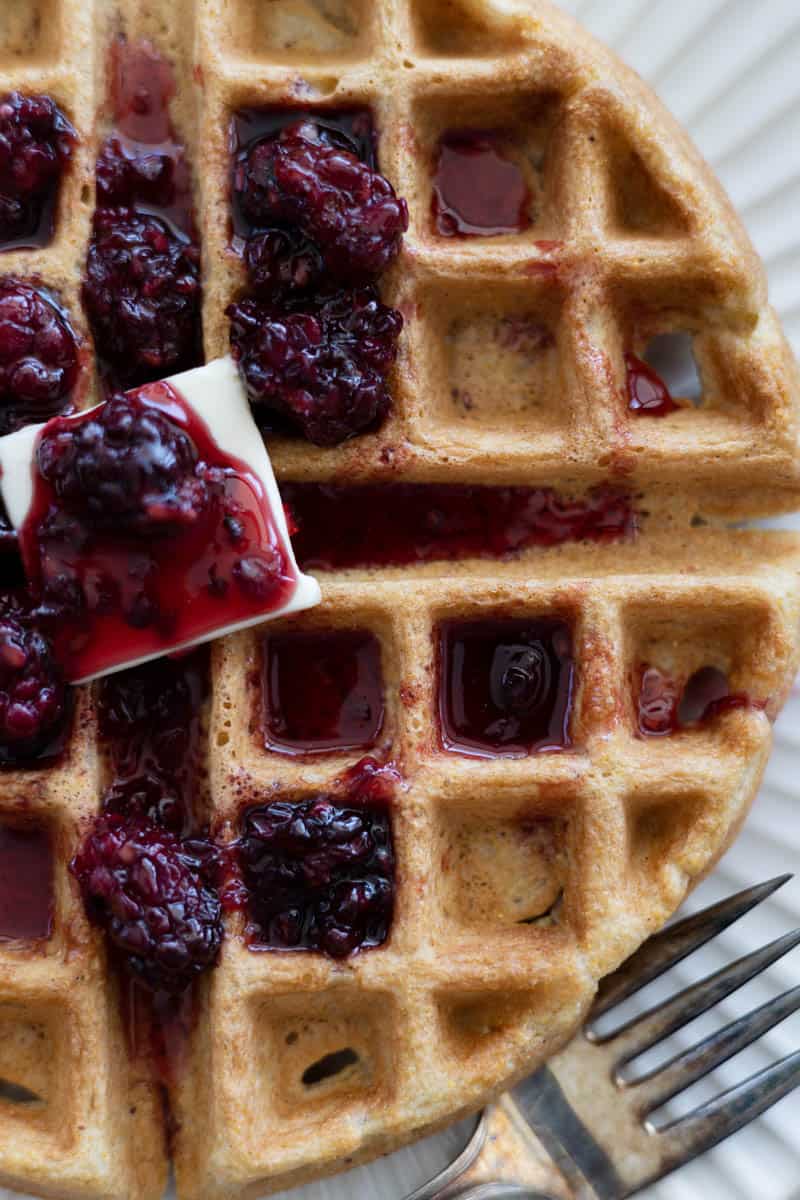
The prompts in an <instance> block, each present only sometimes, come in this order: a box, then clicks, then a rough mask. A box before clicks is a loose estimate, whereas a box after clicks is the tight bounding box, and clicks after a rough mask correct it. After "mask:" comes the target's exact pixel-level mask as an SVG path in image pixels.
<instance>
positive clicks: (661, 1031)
mask: <svg viewBox="0 0 800 1200" xmlns="http://www.w3.org/2000/svg"><path fill="white" fill-rule="evenodd" d="M797 945H800V929H796V930H795V931H794V933H787V934H784V936H783V937H780V938H777V939H776V940H775V941H774V942H770V943H769V944H768V945H766V946H762V947H761V949H760V950H754V951H753V952H752V953H751V954H745V955H744V957H742V958H738V959H736V961H735V962H732V963H729V964H728V966H727V967H722V968H721V969H720V970H719V971H715V972H714V974H713V975H707V976H706V978H705V979H699V980H698V981H697V983H693V984H690V986H689V987H687V988H684V989H683V991H681V992H678V994H677V995H676V996H671V997H670V998H669V1000H665V1001H664V1003H663V1004H659V1005H657V1006H656V1007H655V1008H651V1009H648V1011H647V1012H645V1013H643V1014H642V1015H641V1016H638V1017H634V1018H633V1019H632V1020H630V1021H628V1022H627V1023H626V1024H625V1025H623V1026H622V1028H621V1029H618V1030H617V1031H616V1032H614V1033H611V1034H608V1035H606V1036H603V1037H598V1036H596V1035H593V1036H592V1038H591V1040H593V1041H595V1042H597V1043H599V1044H601V1045H605V1044H607V1043H611V1044H612V1045H613V1048H614V1050H615V1051H616V1052H617V1057H616V1067H617V1069H619V1068H620V1067H622V1066H624V1065H625V1064H626V1063H628V1062H630V1060H631V1059H632V1058H636V1056H637V1055H639V1054H643V1053H644V1051H645V1050H649V1049H650V1047H651V1046H654V1045H655V1044H656V1042H660V1041H661V1039H662V1038H665V1037H669V1035H670V1034H671V1033H674V1032H675V1031H676V1029H682V1028H683V1026H684V1025H688V1024H689V1022H690V1021H693V1020H694V1019H695V1017H699V1016H700V1014H701V1013H704V1012H707V1011H708V1009H709V1008H713V1007H714V1005H715V1004H719V1002H720V1000H724V999H725V997H726V996H730V994H731V992H735V991H736V990H737V988H740V987H742V986H743V985H744V984H745V983H747V982H748V981H749V980H750V979H753V978H754V977H755V976H756V975H759V974H760V973H761V972H762V971H763V970H765V969H766V968H767V967H769V966H771V964H772V963H774V962H777V961H778V959H779V958H783V956H784V954H788V953H789V951H790V950H793V949H794V947H795V946H797Z"/></svg>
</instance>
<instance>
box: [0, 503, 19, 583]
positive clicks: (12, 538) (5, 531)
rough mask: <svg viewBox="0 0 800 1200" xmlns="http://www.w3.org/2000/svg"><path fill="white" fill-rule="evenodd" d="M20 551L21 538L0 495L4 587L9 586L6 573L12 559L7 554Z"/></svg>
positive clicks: (0, 534) (14, 553)
mask: <svg viewBox="0 0 800 1200" xmlns="http://www.w3.org/2000/svg"><path fill="white" fill-rule="evenodd" d="M18 551H19V539H18V537H17V531H16V529H15V528H14V526H13V525H12V524H11V521H10V520H9V516H8V512H7V511H6V506H5V503H4V502H3V497H2V496H0V555H3V557H2V559H0V564H1V566H2V571H3V577H4V578H3V586H4V588H5V587H7V586H8V585H7V583H6V580H5V573H6V570H7V569H8V564H9V563H10V561H11V560H10V558H7V557H6V555H9V556H11V555H14V556H16V555H17V554H18Z"/></svg>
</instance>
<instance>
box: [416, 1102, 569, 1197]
mask: <svg viewBox="0 0 800 1200" xmlns="http://www.w3.org/2000/svg"><path fill="white" fill-rule="evenodd" d="M487 1124H488V1128H487V1135H486V1140H485V1142H484V1145H483V1148H482V1150H481V1152H480V1154H479V1155H478V1157H477V1158H476V1159H475V1161H474V1162H473V1163H472V1164H471V1166H470V1167H469V1168H468V1170H467V1171H465V1172H464V1174H463V1175H462V1176H461V1177H460V1178H459V1179H457V1180H454V1182H453V1183H451V1184H450V1185H449V1186H448V1187H446V1188H445V1189H444V1190H443V1191H442V1192H440V1193H437V1196H436V1200H450V1198H455V1197H458V1196H460V1195H461V1194H462V1193H463V1192H464V1191H465V1189H467V1188H469V1187H472V1186H475V1185H477V1184H481V1183H508V1184H517V1185H518V1186H522V1187H525V1188H530V1189H531V1192H532V1193H534V1192H535V1193H538V1194H540V1195H541V1196H542V1197H543V1198H547V1200H584V1198H583V1197H581V1196H579V1194H578V1193H576V1192H575V1191H573V1190H572V1188H570V1186H569V1184H568V1183H567V1181H566V1179H565V1178H564V1176H563V1175H562V1173H561V1171H559V1170H558V1168H557V1167H556V1165H555V1164H554V1162H553V1159H552V1158H551V1157H550V1155H549V1154H548V1153H547V1151H546V1150H545V1148H544V1146H543V1145H542V1143H541V1142H540V1141H539V1139H538V1137H537V1136H536V1134H535V1133H534V1132H533V1130H532V1129H531V1127H530V1125H528V1123H527V1121H525V1119H524V1117H523V1116H522V1114H521V1113H520V1112H519V1110H518V1109H517V1107H516V1105H515V1104H514V1102H513V1100H512V1099H511V1097H510V1096H503V1097H502V1099H501V1100H499V1101H498V1102H497V1104H495V1105H493V1106H492V1107H491V1108H490V1109H489V1111H488V1113H487Z"/></svg>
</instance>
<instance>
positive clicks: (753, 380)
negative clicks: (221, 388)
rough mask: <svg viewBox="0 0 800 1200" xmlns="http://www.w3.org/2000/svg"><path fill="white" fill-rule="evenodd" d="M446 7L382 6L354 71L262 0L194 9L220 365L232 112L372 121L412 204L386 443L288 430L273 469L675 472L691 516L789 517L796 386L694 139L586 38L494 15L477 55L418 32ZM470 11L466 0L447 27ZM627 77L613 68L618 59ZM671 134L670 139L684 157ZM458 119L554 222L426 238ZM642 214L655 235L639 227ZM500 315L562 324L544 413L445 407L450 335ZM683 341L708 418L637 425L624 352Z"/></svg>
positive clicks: (652, 483)
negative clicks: (500, 144) (693, 360)
mask: <svg viewBox="0 0 800 1200" xmlns="http://www.w3.org/2000/svg"><path fill="white" fill-rule="evenodd" d="M274 7H275V6H273V8H274ZM295 7H297V6H295ZM307 7H308V8H309V9H311V7H313V6H311V5H308V6H307ZM343 7H344V6H342V5H339V6H338V8H343ZM436 7H437V6H436V5H430V4H425V3H423V2H422V0H418V2H417V3H410V2H409V0H400V2H393V3H384V4H382V5H379V6H376V9H375V12H374V14H373V15H372V18H371V22H370V21H367V22H366V29H367V30H368V31H370V32H369V34H367V33H365V34H364V35H362V38H361V39H360V40H359V41H358V43H357V47H356V49H355V51H354V52H355V54H356V57H354V58H353V59H352V60H351V61H348V60H347V59H345V60H344V61H342V60H341V59H339V58H337V57H334V56H330V57H328V58H325V57H323V59H322V61H320V59H319V57H317V58H316V61H315V56H314V53H313V50H312V49H310V50H309V52H308V55H307V57H306V56H305V55H303V54H302V53H299V52H298V51H297V50H294V51H293V52H291V53H290V54H289V57H288V61H286V59H285V58H284V60H283V61H281V57H280V54H279V53H276V48H275V46H276V41H278V40H279V39H278V35H277V32H276V31H275V30H273V31H272V34H273V36H272V40H270V38H269V36H267V33H265V28H264V25H263V24H262V25H261V26H259V25H258V19H259V18H258V16H257V15H256V14H257V13H258V12H259V11H260V10H259V8H258V6H254V5H253V4H252V3H251V2H250V0H238V2H237V3H228V4H226V5H223V4H221V3H220V0H203V3H201V4H199V5H198V60H199V62H200V63H201V68H202V80H203V86H202V92H201V95H200V96H199V97H198V100H199V105H200V126H199V144H200V145H201V146H202V147H203V155H204V159H205V160H206V161H210V163H211V164H212V166H211V169H210V170H208V171H205V172H204V173H203V177H202V179H201V180H200V193H201V213H202V225H203V229H204V231H205V252H206V256H207V260H208V261H209V262H213V264H214V271H213V272H212V273H211V275H212V277H211V279H210V280H209V284H210V286H207V289H206V306H205V336H206V350H207V353H208V355H209V357H214V356H216V355H218V354H221V353H225V352H226V350H227V322H226V319H225V317H224V310H225V307H226V304H227V303H228V302H229V301H230V300H231V299H233V298H234V297H235V296H236V295H238V294H240V293H241V291H242V289H243V288H244V286H245V280H244V274H243V269H242V264H241V260H240V259H239V257H238V256H237V255H236V254H234V253H232V252H231V250H230V249H229V239H230V234H229V210H228V198H227V195H226V191H225V188H224V187H220V180H221V179H222V180H225V179H227V178H228V177H229V165H228V146H227V130H228V125H229V121H230V118H231V115H232V114H233V113H234V112H235V111H236V110H237V109H239V108H244V107H248V106H261V107H269V106H270V105H292V106H307V107H309V108H312V109H313V108H316V107H322V108H324V107H326V106H330V105H332V106H334V107H337V106H338V107H343V106H353V107H359V106H367V107H369V108H371V109H372V110H373V112H374V113H375V118H376V126H377V129H378V131H379V147H378V153H379V162H380V165H381V169H382V170H383V171H384V172H385V173H386V174H387V175H388V176H389V178H390V179H391V180H392V181H393V183H394V184H395V186H396V188H397V191H398V194H400V195H403V196H405V197H406V198H407V199H408V201H409V205H410V210H411V224H410V229H409V233H408V235H407V237H406V239H405V247H404V250H403V252H402V254H401V257H400V259H399V261H398V263H397V264H396V266H395V268H394V269H393V270H392V271H391V272H390V273H389V275H388V276H387V279H386V281H385V287H384V288H383V291H384V299H385V300H386V302H387V303H390V304H393V305H394V306H395V307H398V308H400V309H401V311H402V312H403V313H404V315H405V317H406V322H407V328H406V333H405V335H404V337H403V339H402V347H403V348H402V352H401V353H402V357H401V361H400V364H399V368H398V371H397V373H396V380H395V387H394V412H393V415H392V417H391V419H390V420H389V421H388V422H387V423H386V425H385V426H384V428H383V429H382V430H381V431H380V432H379V433H378V434H376V435H375V436H373V437H368V438H360V439H357V440H356V441H355V442H354V443H352V444H350V445H347V446H344V447H341V448H339V449H338V450H337V451H335V452H333V453H331V452H330V451H314V450H309V449H308V448H307V447H305V446H303V447H302V448H300V447H298V445H297V444H296V443H294V442H283V443H281V442H280V441H276V442H275V444H274V445H273V446H272V453H273V456H274V460H275V464H276V469H277V470H278V473H279V475H281V476H283V477H285V478H292V479H303V478H313V479H323V478H325V479H326V478H330V477H331V476H335V475H337V474H338V473H339V472H341V471H342V470H347V471H348V473H350V474H359V473H360V474H362V475H364V476H369V475H371V474H375V473H379V472H381V471H384V472H385V469H386V465H387V464H390V465H394V466H396V467H397V469H398V470H400V471H401V472H402V474H403V477H404V478H409V479H410V478H416V479H431V478H443V477H445V476H447V477H448V478H451V477H452V476H451V474H450V473H451V472H452V470H453V469H455V468H457V469H458V474H459V479H460V480H464V481H473V482H482V483H486V482H508V481H511V480H513V481H515V482H519V481H520V479H521V478H522V479H524V480H525V481H526V482H528V481H532V482H535V483H541V484H552V483H555V484H557V485H559V486H562V487H565V486H566V487H569V486H573V487H577V488H583V487H586V486H588V485H591V484H592V483H596V482H598V481H600V480H607V479H608V478H609V475H611V476H614V475H617V476H618V477H619V478H621V479H624V480H625V481H627V482H629V483H630V484H631V486H632V487H633V488H634V489H636V490H639V489H641V490H644V491H645V492H648V491H653V490H654V489H655V490H656V491H660V492H662V493H663V492H664V491H665V490H672V485H674V483H675V482H676V481H677V480H678V479H680V481H681V486H682V490H684V491H685V490H686V489H687V484H688V485H689V487H690V489H691V490H692V492H693V494H692V495H691V496H690V497H689V498H688V503H690V504H693V505H694V506H695V507H696V508H697V507H699V508H701V509H702V510H704V511H706V512H715V511H717V512H724V513H727V512H730V511H736V510H737V509H740V508H741V507H742V506H743V505H744V504H746V505H747V506H748V509H749V510H752V511H758V510H761V509H763V508H764V507H765V506H766V507H767V508H769V509H774V508H775V507H777V508H781V507H784V506H787V505H788V506H791V503H792V499H791V497H792V493H793V492H794V491H795V490H796V488H797V485H798V467H797V444H798V428H799V427H798V410H797V397H796V387H797V379H796V375H795V373H794V369H793V367H791V366H790V361H791V360H790V355H789V352H788V350H787V348H786V345H785V343H784V340H783V337H782V334H781V332H780V328H779V326H778V324H777V321H776V319H775V318H774V316H773V314H772V313H771V312H770V311H769V310H768V309H767V308H766V303H765V284H764V278H763V272H762V270H761V267H760V264H758V263H757V261H756V260H755V259H754V256H753V252H752V250H751V249H750V247H749V245H748V243H747V240H746V236H745V235H744V233H743V231H742V230H741V228H740V227H739V225H738V221H737V220H736V218H735V216H734V215H733V213H732V212H731V211H730V209H729V207H728V205H727V202H726V201H725V199H724V197H723V196H722V195H721V194H720V193H719V191H718V190H717V188H716V186H715V185H714V183H713V181H712V180H711V179H710V178H704V177H703V176H702V175H701V173H700V172H699V171H698V160H697V159H696V158H695V156H694V152H693V151H692V150H691V148H690V147H689V146H688V144H685V138H684V136H683V135H682V134H681V132H680V131H679V130H678V129H677V128H675V129H673V128H672V122H671V120H670V119H669V118H668V117H667V115H666V114H665V113H664V114H662V113H660V112H659V113H656V114H655V115H654V114H653V113H652V111H651V112H647V111H646V110H644V109H643V108H642V107H641V106H638V105H637V107H636V111H635V113H634V112H632V111H631V106H630V104H629V103H627V102H626V100H625V98H623V96H622V95H621V93H620V91H619V88H618V84H615V83H611V84H610V85H609V83H608V82H607V81H604V79H603V66H604V65H605V64H604V63H603V62H602V60H601V59H600V57H599V55H598V53H597V51H596V49H595V48H594V47H592V48H591V49H592V53H591V54H587V53H586V51H587V46H586V44H585V43H584V41H583V38H582V37H579V38H575V37H574V36H573V37H572V38H570V36H569V34H570V32H571V29H570V30H565V29H564V27H563V23H562V21H561V20H560V19H559V20H558V21H557V22H556V21H553V24H552V26H551V25H550V24H549V23H548V22H545V23H544V24H542V25H539V24H538V22H533V21H531V20H530V19H528V21H527V22H525V21H524V20H523V18H519V21H518V23H517V22H515V21H514V20H513V19H511V18H507V19H506V23H505V24H504V23H503V22H502V21H501V22H499V25H498V18H497V16H495V30H494V32H495V37H496V38H499V39H500V40H499V45H500V46H502V47H503V52H502V54H501V56H500V57H494V58H491V57H486V58H483V57H479V56H476V57H473V58H469V59H465V58H463V57H459V56H455V57H452V56H451V57H445V56H443V55H442V54H441V53H440V52H439V53H437V50H438V46H437V43H436V41H435V39H434V40H432V38H431V33H430V29H429V25H428V23H426V21H425V19H424V18H425V16H426V15H427V16H428V17H429V18H430V22H431V23H434V22H435V21H436V18H435V12H436ZM458 7H459V10H460V19H461V20H462V22H463V19H464V13H465V12H467V11H468V10H472V11H473V12H475V13H479V12H480V11H481V10H483V21H484V29H485V33H486V36H487V39H488V41H489V44H490V45H491V31H492V25H491V24H490V23H489V24H487V21H489V17H488V16H487V9H488V6H484V5H480V4H474V3H473V4H469V3H465V4H464V5H463V11H461V8H462V6H458ZM289 8H290V9H291V8H292V6H291V5H290V6H289ZM322 8H323V9H325V6H322ZM338 8H337V6H336V5H329V6H328V8H327V9H326V10H325V11H331V12H332V11H334V10H336V11H338ZM530 8H534V9H536V6H528V10H529V11H530ZM546 15H549V10H547V13H546ZM458 17H459V14H457V13H456V12H455V9H454V11H453V13H452V15H451V18H450V19H452V20H453V21H456V20H457V18H458ZM447 19H448V18H447V14H443V17H442V21H441V24H442V26H444V25H445V22H446V20H447ZM262 20H263V21H264V22H266V21H267V20H268V18H267V17H263V18H262ZM248 22H249V23H248ZM254 23H255V24H254ZM354 23H355V24H359V22H358V21H355V22H354ZM359 27H360V25H359ZM223 30H224V31H225V32H224V33H222V35H221V31H223ZM245 30H247V31H248V33H247V35H246V36H240V32H237V31H245ZM259 30H260V34H259ZM495 49H497V42H495ZM245 51H246V53H245ZM614 72H615V74H616V76H617V77H619V76H620V70H619V67H618V66H615V67H614ZM625 83H626V84H630V87H631V89H632V91H633V94H634V99H635V100H638V99H639V97H638V95H637V90H638V89H639V88H640V86H641V85H639V84H638V82H637V81H635V79H634V77H632V76H631V77H630V78H628V77H626V78H625ZM648 107H649V108H650V109H651V110H652V108H653V102H652V100H650V101H649V103H648ZM664 122H669V126H670V134H674V139H673V140H671V144H670V145H666V144H665V139H664V137H663V123H664ZM465 126H466V127H469V126H477V127H479V128H484V129H486V128H489V129H491V128H497V127H499V128H509V127H510V128H511V130H512V137H513V139H515V144H516V145H517V147H518V150H519V152H520V157H521V160H522V161H523V162H524V163H526V164H527V165H526V167H525V168H524V169H525V171H526V174H527V176H528V181H529V183H530V185H531V189H532V190H533V191H534V193H537V192H538V193H539V194H540V203H539V205H538V210H539V211H538V219H537V220H535V221H534V224H533V226H532V228H531V229H530V230H529V231H527V232H526V233H524V234H522V235H519V236H513V235H509V236H503V237H498V238H491V239H481V238H478V239H472V240H471V241H470V240H469V239H467V241H466V242H465V241H459V239H445V238H441V237H439V236H437V235H436V234H435V233H434V232H433V226H432V221H431V215H430V202H431V182H430V171H431V167H432V164H433V162H434V159H435V151H436V146H437V144H438V140H439V138H440V137H441V135H442V134H443V133H444V132H446V131H447V130H449V129H451V128H454V127H456V128H458V127H461V128H463V127H465ZM637 172H638V173H639V174H641V176H642V177H643V182H642V183H641V186H640V188H639V190H640V191H642V190H643V189H649V190H652V191H654V192H655V196H654V197H650V196H649V191H648V196H647V198H646V203H645V201H644V200H641V198H639V197H638V196H637V195H633V197H632V198H631V200H630V201H629V200H627V199H626V187H627V185H626V184H625V183H624V182H623V181H625V180H628V178H629V177H630V176H631V175H633V176H636V174H637ZM653 181H655V182H653ZM631 188H632V189H633V190H634V191H635V187H634V186H633V185H631ZM631 204H633V205H634V207H633V209H632V211H633V212H634V214H635V215H634V217H630V218H629V217H628V210H629V209H630V208H631ZM651 209H652V210H654V211H652V212H651ZM642 213H644V215H645V217H646V218H647V224H646V226H645V228H642V229H639V228H637V227H636V225H635V222H636V221H638V220H640V218H641V214H642ZM626 222H627V224H626ZM498 313H500V314H503V315H506V316H510V317H512V318H513V317H514V316H516V315H519V314H520V313H523V314H527V315H532V316H533V317H534V318H535V319H536V320H537V321H541V322H542V323H543V324H544V325H545V327H546V328H547V329H548V330H549V332H550V333H551V334H552V335H553V337H554V338H555V342H556V347H557V357H558V369H557V372H556V376H557V378H556V379H555V381H554V383H555V386H552V387H548V388H547V389H546V390H547V392H548V395H547V396H546V398H545V399H544V400H543V402H542V404H541V406H539V407H538V408H532V409H529V410H524V411H522V412H519V411H517V410H516V409H515V408H514V407H513V406H511V407H509V408H508V409H506V410H504V408H503V400H502V398H499V399H498V398H497V396H496V395H495V396H494V397H493V400H494V404H493V408H492V411H491V413H485V412H480V413H478V414H475V413H473V414H464V412H463V411H459V409H458V406H457V405H454V403H453V397H452V385H453V382H454V380H453V376H452V368H453V364H452V362H448V357H452V354H451V355H448V344H450V349H451V350H452V339H453V335H454V331H457V330H458V328H459V325H461V324H463V323H464V322H465V321H466V322H474V321H476V320H477V321H480V319H481V317H482V316H486V315H488V314H498ZM673 330H675V331H684V332H687V333H689V334H691V335H692V336H693V338H694V347H695V354H696V357H697V360H698V363H699V367H700V370H701V374H702V377H703V383H704V393H705V397H704V402H703V405H702V407H700V408H699V409H694V408H691V407H690V408H689V409H687V410H686V411H684V412H681V413H679V414H675V415H674V417H673V418H672V419H671V420H669V421H657V420H655V421H654V420H649V421H648V420H643V419H641V418H636V417H632V416H631V415H630V414H629V413H628V412H627V409H626V404H627V398H626V393H625V375H624V364H623V353H624V351H625V350H626V349H629V348H633V349H635V350H636V351H639V352H641V351H642V350H643V348H644V347H645V346H646V344H647V343H648V341H649V340H650V339H651V337H652V336H654V335H656V334H658V333H662V332H670V331H673ZM449 372H450V373H449ZM465 415H466V418H467V419H465ZM745 476H746V479H747V493H748V495H747V499H746V500H743V499H742V495H741V484H742V482H743V480H744V478H745Z"/></svg>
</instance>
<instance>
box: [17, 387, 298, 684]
mask: <svg viewBox="0 0 800 1200" xmlns="http://www.w3.org/2000/svg"><path fill="white" fill-rule="evenodd" d="M226 371H228V372H229V371H230V367H229V366H228V367H227V368H226V367H225V364H222V365H221V370H220V379H219V380H218V386H224V382H225V379H226V378H227V375H226V374H225V372H226ZM188 386H189V385H188V383H187V387H188ZM38 458H39V470H38V472H37V473H36V477H35V485H34V495H33V501H32V504H31V506H30V509H29V511H28V515H27V517H26V519H25V521H24V523H23V525H22V528H21V530H20V541H21V547H22V552H23V557H24V560H25V566H26V572H27V575H28V579H29V581H30V584H31V587H32V589H33V590H34V593H35V594H36V596H37V598H38V599H39V610H40V611H47V612H48V613H49V614H50V615H51V616H53V617H54V618H56V619H54V620H53V622H52V630H53V636H54V639H55V644H56V650H57V653H58V657H59V660H60V661H61V662H63V664H64V668H65V672H66V675H67V677H68V678H69V679H71V680H81V679H84V678H86V677H88V676H91V675H95V674H98V673H101V672H103V671H105V670H108V669H109V668H112V667H115V666H119V665H122V664H124V663H126V662H130V661H132V660H135V659H137V658H144V657H147V656H154V655H157V654H163V653H165V652H166V651H168V650H171V649H173V648H175V647H178V646H181V645H185V644H187V643H190V642H192V641H199V640H202V639H203V638H204V637H207V636H209V635H210V634H213V632H214V631H216V630H218V629H219V628H221V627H223V626H229V625H233V624H236V623H237V622H240V621H247V620H250V619H252V618H254V617H255V616H258V615H263V614H266V613H268V612H273V611H274V610H275V609H278V608H280V607H282V605H283V604H284V603H285V602H286V601H288V599H289V598H290V596H291V595H292V594H293V592H294V589H295V585H296V583H297V577H296V573H295V572H294V570H293V567H292V565H291V563H290V554H289V550H288V546H286V545H285V543H284V540H283V537H282V534H281V533H280V532H279V530H278V528H277V526H276V524H275V521H274V518H273V512H272V508H271V506H270V502H269V498H268V496H267V492H266V485H265V482H264V480H263V479H262V478H261V477H260V476H259V475H257V474H256V473H255V471H254V469H253V468H252V467H250V466H249V465H248V464H247V463H245V462H243V461H240V460H238V459H236V458H234V457H232V456H231V455H230V454H228V453H226V452H224V451H223V450H222V449H221V448H220V446H219V445H218V443H217V442H216V441H215V439H214V437H213V436H212V434H211V432H210V430H209V428H208V426H207V425H206V424H205V422H204V421H203V420H202V419H201V418H200V417H199V415H198V414H197V413H196V412H195V410H194V409H193V408H192V407H191V405H190V403H189V402H188V400H187V399H186V398H185V397H184V396H183V394H182V393H181V392H179V391H178V390H177V388H176V387H173V386H172V385H170V384H166V383H157V384H150V385H149V386H147V387H144V388H141V389H139V390H138V391H137V392H134V393H130V394H128V395H126V396H124V397H115V398H113V399H112V400H110V401H108V402H107V403H106V404H105V406H103V407H102V408H100V409H95V410H91V411H89V412H86V413H81V414H79V415H77V416H75V417H57V418H55V419H54V420H53V421H52V422H50V423H49V424H48V425H47V426H46V427H45V430H44V432H43V434H42V436H41V439H40V442H39V448H38Z"/></svg>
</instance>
